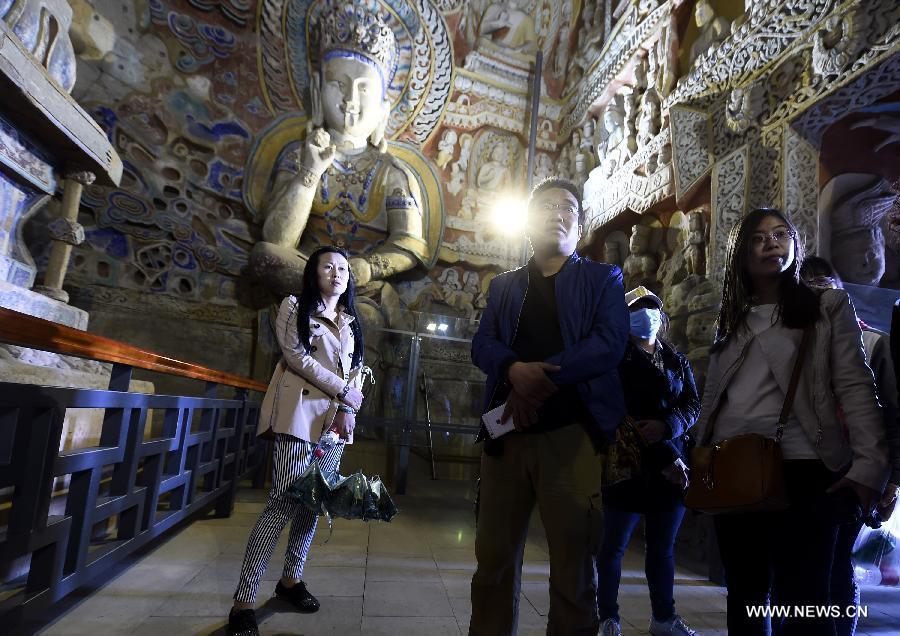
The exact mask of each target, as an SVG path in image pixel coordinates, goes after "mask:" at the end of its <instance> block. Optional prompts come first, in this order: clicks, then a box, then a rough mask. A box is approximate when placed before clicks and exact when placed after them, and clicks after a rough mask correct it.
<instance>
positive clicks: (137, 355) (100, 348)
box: [0, 307, 266, 392]
mask: <svg viewBox="0 0 900 636" xmlns="http://www.w3.org/2000/svg"><path fill="white" fill-rule="evenodd" d="M0 342H4V343H7V344H12V345H18V346H20V347H30V348H32V349H40V350H41V351H50V352H52V353H59V354H62V355H67V356H75V357H78V358H89V359H91V360H99V361H100V362H113V363H118V364H127V365H129V366H132V367H137V368H139V369H147V370H148V371H159V372H161V373H168V374H170V375H177V376H180V377H183V378H192V379H195V380H205V381H206V382H216V383H218V384H224V385H227V386H233V387H236V388H241V389H250V390H252V391H262V392H265V390H266V385H265V384H262V383H261V382H257V381H256V380H251V379H250V378H244V377H241V376H239V375H233V374H231V373H225V372H224V371H216V370H215V369H210V368H208V367H202V366H200V365H198V364H191V363H190V362H183V361H181V360H175V359H174V358H169V357H166V356H163V355H160V354H158V353H154V352H152V351H147V350H146V349H140V348H138V347H133V346H131V345H128V344H125V343H124V342H119V341H118V340H112V339H110V338H104V337H102V336H96V335H94V334H90V333H87V332H86V331H79V330H78V329H73V328H72V327H67V326H65V325H60V324H57V323H55V322H51V321H49V320H44V319H43V318H35V317H34V316H29V315H28V314H23V313H20V312H18V311H14V310H12V309H6V308H3V307H0Z"/></svg>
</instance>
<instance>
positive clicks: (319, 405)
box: [228, 247, 363, 636]
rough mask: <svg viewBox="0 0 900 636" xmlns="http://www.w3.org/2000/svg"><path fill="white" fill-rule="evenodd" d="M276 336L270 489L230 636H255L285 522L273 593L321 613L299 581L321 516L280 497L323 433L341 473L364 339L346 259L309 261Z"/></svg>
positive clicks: (324, 256)
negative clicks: (330, 439)
mask: <svg viewBox="0 0 900 636" xmlns="http://www.w3.org/2000/svg"><path fill="white" fill-rule="evenodd" d="M275 335H276V337H277V339H278V344H279V345H280V347H281V352H282V354H283V357H282V359H281V361H280V362H279V363H278V366H277V367H276V369H275V373H274V374H273V375H272V380H271V381H270V382H269V388H268V390H267V391H266V395H265V398H263V402H262V407H261V409H260V417H259V427H258V429H257V434H258V435H259V434H263V433H270V432H271V433H272V434H274V438H275V448H274V453H273V462H272V463H273V476H272V490H271V491H270V493H269V498H268V501H267V502H266V507H265V509H264V510H263V512H262V514H260V516H259V520H258V521H257V522H256V526H255V527H254V528H253V531H252V532H251V533H250V539H249V541H248V542H247V551H246V553H245V555H244V562H243V565H242V567H241V575H240V580H239V582H238V586H237V590H236V591H235V593H234V606H233V607H232V610H231V613H230V615H229V617H228V632H229V634H241V635H248V636H252V635H255V634H258V629H257V624H256V615H255V613H254V611H253V604H254V601H255V600H256V594H257V591H258V590H259V583H260V577H261V576H262V574H263V572H264V571H265V569H266V566H267V565H268V562H269V559H270V558H271V557H272V552H273V551H274V549H275V545H276V543H277V542H278V537H279V535H280V534H281V531H282V530H283V529H284V527H285V525H287V523H288V521H291V522H292V525H291V533H290V539H289V541H288V547H287V552H286V554H285V561H284V570H283V573H282V577H281V580H280V581H279V582H278V585H277V586H276V587H275V594H276V595H277V596H278V597H279V598H281V599H283V600H285V601H288V602H289V603H291V604H293V605H294V606H295V607H296V608H297V609H298V610H299V611H301V612H315V611H317V610H318V609H319V602H318V600H316V598H315V597H314V596H313V595H312V594H310V593H309V591H308V590H307V589H306V584H305V583H304V582H303V580H302V577H303V565H304V563H305V562H306V556H307V554H308V553H309V548H310V545H311V544H312V539H313V535H314V534H315V531H316V521H317V517H316V514H315V513H313V512H311V511H310V510H308V509H306V508H305V507H304V506H302V505H300V504H299V503H298V502H297V501H296V500H294V499H292V498H290V497H288V496H286V495H285V492H286V490H287V489H288V487H289V486H290V485H291V484H292V483H293V482H295V481H296V480H297V478H298V477H299V476H300V474H301V473H303V471H304V470H306V468H307V467H308V466H309V464H310V462H311V461H312V459H313V451H314V450H315V449H316V444H317V442H318V441H319V439H320V438H321V437H322V436H323V435H324V434H325V433H329V432H335V433H337V434H338V436H339V439H338V441H337V443H335V444H333V445H332V446H330V447H328V448H327V450H326V452H325V454H324V455H323V456H322V457H321V458H320V459H319V463H320V465H321V466H322V470H323V471H326V472H327V471H330V470H337V468H338V465H339V463H340V458H341V453H342V452H343V449H344V444H345V443H348V444H349V443H352V441H353V427H354V425H355V416H356V412H357V411H358V410H359V408H360V406H361V405H362V400H363V395H362V392H361V386H362V373H361V369H362V360H363V337H362V330H361V328H360V322H359V320H358V318H357V315H356V309H355V307H354V285H353V279H352V278H351V276H350V267H349V264H348V260H347V255H346V253H344V252H343V251H342V250H340V249H338V248H334V247H323V248H320V249H318V250H316V251H315V252H313V253H312V254H311V255H310V257H309V261H308V262H307V264H306V267H305V268H304V270H303V289H302V290H301V292H300V294H299V296H288V297H287V298H285V299H284V300H283V301H282V303H281V307H280V308H279V310H278V318H277V320H276V323H275Z"/></svg>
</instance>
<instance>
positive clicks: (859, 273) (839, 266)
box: [831, 228, 885, 285]
mask: <svg viewBox="0 0 900 636" xmlns="http://www.w3.org/2000/svg"><path fill="white" fill-rule="evenodd" d="M835 238H836V239H837V240H833V241H832V245H831V264H832V265H833V266H834V268H835V269H836V270H837V272H838V274H840V275H841V278H842V279H844V281H846V282H848V283H856V284H857V285H878V283H879V282H880V281H881V277H882V276H884V268H885V261H884V240H883V238H882V236H881V232H878V231H873V230H870V229H869V228H860V229H859V230H856V231H853V232H846V233H844V232H842V233H841V234H840V236H839V237H835Z"/></svg>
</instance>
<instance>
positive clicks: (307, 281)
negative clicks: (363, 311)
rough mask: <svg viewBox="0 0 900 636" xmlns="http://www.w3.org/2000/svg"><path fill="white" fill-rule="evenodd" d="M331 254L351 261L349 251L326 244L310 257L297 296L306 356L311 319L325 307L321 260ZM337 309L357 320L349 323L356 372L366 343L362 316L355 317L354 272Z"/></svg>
mask: <svg viewBox="0 0 900 636" xmlns="http://www.w3.org/2000/svg"><path fill="white" fill-rule="evenodd" d="M329 252H331V253H334V254H340V255H341V256H343V257H344V258H346V259H347V260H348V261H349V260H350V257H349V256H347V252H345V251H344V250H342V249H340V248H339V247H333V246H331V245H326V246H325V247H320V248H319V249H317V250H316V251H314V252H313V253H312V254H310V255H309V260H308V261H306V267H304V268H303V287H302V289H301V290H300V294H299V295H298V296H297V335H298V336H299V337H300V342H301V344H302V345H303V347H304V348H305V349H306V352H307V353H309V347H310V344H309V318H310V316H312V315H313V313H315V312H317V311H319V310H320V309H322V308H323V307H325V303H324V302H323V300H322V292H321V290H320V289H319V278H318V268H319V257H320V256H322V254H328V253H329ZM338 306H339V307H342V308H343V311H344V313H345V314H347V315H348V316H353V318H354V320H353V322H351V323H350V329H351V331H352V332H353V363H352V367H353V368H354V369H355V368H356V367H358V366H360V365H361V364H362V362H363V352H364V351H365V348H364V344H363V332H362V325H361V324H360V320H359V316H358V315H357V314H356V283H355V282H354V281H353V274H352V273H350V276H349V277H348V279H347V289H346V290H344V293H343V294H341V296H340V298H338ZM348 370H349V369H348Z"/></svg>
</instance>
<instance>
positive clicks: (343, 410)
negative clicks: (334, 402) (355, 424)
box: [337, 404, 356, 415]
mask: <svg viewBox="0 0 900 636" xmlns="http://www.w3.org/2000/svg"><path fill="white" fill-rule="evenodd" d="M337 410H338V411H340V412H341V413H346V414H347V415H356V410H355V409H354V408H352V407H350V406H347V405H346V404H338V407H337Z"/></svg>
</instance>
